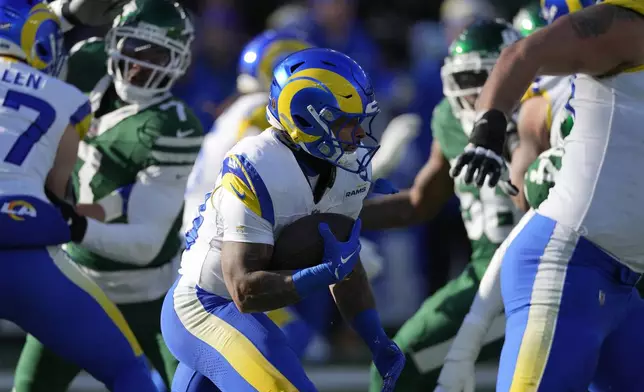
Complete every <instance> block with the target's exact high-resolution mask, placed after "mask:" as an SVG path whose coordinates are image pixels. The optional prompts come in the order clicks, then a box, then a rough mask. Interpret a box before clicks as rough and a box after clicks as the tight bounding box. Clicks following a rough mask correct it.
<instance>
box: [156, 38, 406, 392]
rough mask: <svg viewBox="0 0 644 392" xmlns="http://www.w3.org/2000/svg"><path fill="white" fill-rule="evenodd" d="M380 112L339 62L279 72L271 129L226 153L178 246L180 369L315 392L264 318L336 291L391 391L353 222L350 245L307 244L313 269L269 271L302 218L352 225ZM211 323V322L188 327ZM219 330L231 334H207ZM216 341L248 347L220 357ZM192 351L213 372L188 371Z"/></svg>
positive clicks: (331, 54) (174, 341)
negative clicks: (284, 235) (328, 217)
mask: <svg viewBox="0 0 644 392" xmlns="http://www.w3.org/2000/svg"><path fill="white" fill-rule="evenodd" d="M320 86H322V87H323V88H322V89H320V88H319V87H320ZM311 94H312V95H311ZM378 111H379V110H378V107H377V102H376V101H375V98H374V93H373V88H372V87H371V82H370V81H369V78H368V76H367V75H366V74H365V73H364V71H363V70H362V69H361V68H360V66H359V65H358V64H356V63H355V61H353V60H351V59H350V58H349V57H347V56H345V55H343V54H341V53H338V52H335V51H332V50H330V49H320V48H310V49H305V50H302V51H299V52H296V53H293V54H291V55H290V56H288V57H286V58H285V59H284V60H283V61H282V62H281V63H279V65H278V66H277V68H276V69H275V71H274V75H273V82H272V86H271V92H270V96H269V105H267V115H268V118H269V122H270V123H271V125H272V127H271V129H269V130H267V131H265V132H262V133H261V134H259V135H257V136H253V137H247V138H244V139H243V140H241V141H240V142H239V143H238V144H237V145H236V146H235V147H234V148H233V149H232V150H230V151H229V153H228V155H227V157H226V159H225V161H224V164H223V167H222V171H221V175H220V176H219V178H218V180H217V185H216V188H215V190H214V191H213V193H212V194H209V195H207V197H206V200H205V202H204V204H202V206H201V207H200V209H199V210H200V216H198V217H197V218H196V219H195V220H194V227H193V229H192V230H191V231H190V232H189V233H188V234H187V235H186V239H187V248H186V251H185V252H184V253H183V255H182V260H181V262H182V263H181V270H180V273H181V277H180V278H179V279H178V281H177V283H176V284H175V286H174V287H173V289H172V290H171V291H170V292H169V293H168V296H167V297H166V298H167V300H166V302H165V304H164V307H163V312H162V325H163V332H164V338H165V340H166V342H167V343H168V347H169V348H170V349H171V350H172V351H173V353H174V354H175V355H176V356H177V358H178V359H179V360H180V361H181V366H180V367H179V369H182V368H188V369H190V370H191V371H192V375H194V374H198V375H201V376H205V377H207V379H209V380H211V382H214V383H215V384H216V385H217V386H218V387H219V388H220V389H222V390H251V388H254V389H253V390H288V391H291V390H293V391H294V390H306V391H308V390H315V387H314V386H313V385H312V383H311V382H310V380H309V379H308V378H307V376H306V374H305V373H304V371H303V369H302V366H301V363H300V361H299V359H298V357H297V355H296V354H295V352H294V351H293V350H292V349H291V348H290V347H289V346H288V345H287V344H284V342H285V341H286V340H285V338H284V335H283V333H282V332H281V331H280V330H279V329H278V328H277V326H276V325H275V324H274V323H272V322H271V321H270V320H269V319H268V318H267V316H266V315H265V314H264V313H261V312H263V311H267V310H272V309H277V308H281V307H283V306H286V305H289V304H293V303H295V302H297V301H298V300H300V299H301V298H304V297H306V296H308V295H309V294H310V293H312V292H314V291H318V290H328V289H329V286H332V288H331V290H332V293H333V295H334V297H335V300H336V303H337V304H338V307H339V308H340V310H341V312H342V313H343V315H344V316H345V317H346V318H347V319H348V321H349V322H350V323H351V325H352V327H353V328H354V329H355V330H356V331H357V332H358V333H359V335H360V336H361V337H362V338H363V339H364V341H365V343H366V344H367V345H368V347H369V348H370V350H371V352H372V356H373V358H374V361H376V363H377V364H378V368H379V370H380V371H381V373H382V375H383V376H384V377H385V379H386V380H387V387H386V389H385V390H387V391H389V390H392V389H393V385H394V384H395V382H396V379H397V377H398V375H399V373H400V371H401V370H402V365H403V363H404V357H403V356H402V355H401V353H400V351H399V350H398V348H397V347H396V345H395V344H394V343H393V342H392V341H391V340H390V339H389V338H387V336H386V334H385V333H384V330H383V328H382V326H381V324H380V320H379V317H378V314H377V312H376V310H375V304H374V301H373V296H372V295H371V289H370V286H369V283H368V280H367V278H366V274H365V272H364V270H362V268H361V266H360V263H359V252H360V241H359V231H360V224H359V223H355V225H354V226H353V231H352V234H351V235H350V238H349V240H348V241H347V242H340V241H338V240H337V239H336V238H335V237H334V235H333V234H331V231H330V230H329V227H326V226H325V225H323V224H321V225H320V226H319V228H317V229H316V230H315V231H313V232H311V233H309V234H308V235H311V236H316V237H317V236H318V235H321V236H322V238H323V239H324V254H323V257H322V259H321V260H315V263H317V264H316V265H313V266H311V260H306V261H303V262H302V263H303V264H302V265H301V266H299V268H298V269H297V270H288V269H287V270H285V271H274V270H272V269H271V262H272V256H273V252H274V248H273V246H274V245H275V241H276V238H277V237H279V235H280V233H281V231H282V230H283V229H284V228H285V227H286V228H288V225H291V224H294V223H293V222H296V221H297V220H298V218H302V217H306V216H308V215H311V214H314V213H315V212H317V211H319V212H322V213H334V214H342V215H346V216H347V217H350V218H351V219H355V218H357V215H358V214H359V211H360V209H361V208H362V201H363V199H364V197H365V196H366V194H367V190H368V186H369V179H370V175H371V168H370V160H371V157H372V156H373V154H374V153H375V152H376V151H377V144H376V143H377V141H376V140H375V138H373V136H372V132H371V128H370V127H369V128H366V126H364V128H363V126H362V125H361V124H369V123H370V122H369V121H368V120H369V119H371V118H373V117H374V116H375V115H376V114H377V113H378ZM305 219H306V218H305ZM357 222H359V221H357ZM284 230H287V229H284ZM318 231H319V232H318ZM297 262H299V261H298V260H293V261H292V262H291V263H290V265H293V266H295V265H297V264H295V263H297ZM304 263H306V264H304ZM352 270H353V274H352V275H351V276H349V273H350V272H351V271H352ZM195 296H199V298H200V299H199V300H198V301H194V298H195ZM209 304H218V305H217V306H216V307H211V306H210V305H209ZM207 313H210V314H213V315H215V316H216V317H205V318H202V317H200V316H198V317H192V316H190V315H202V314H207ZM222 319H223V320H224V322H226V323H227V324H230V325H231V326H232V328H228V329H226V330H225V331H224V330H222V329H221V328H214V326H215V324H217V323H220V322H221V320H222ZM217 320H219V321H217ZM222 333H225V334H226V336H232V337H233V338H234V339H236V341H240V342H241V341H242V340H243V341H244V342H248V343H249V344H248V347H246V348H245V347H243V346H235V347H234V348H233V347H227V346H230V345H229V344H226V343H225V341H227V340H228V338H226V339H222V336H221V334H222ZM240 335H241V336H240ZM195 337H197V338H199V341H196V340H195ZM195 350H197V351H198V352H200V353H202V354H200V356H211V355H214V356H213V357H211V359H212V361H214V362H216V363H217V366H210V365H207V364H205V363H204V362H207V361H202V360H197V361H195V358H196V356H195V355H194V354H195ZM231 350H235V351H234V353H233V352H232V351H231ZM251 352H252V353H254V354H252V355H250V354H249V353H251ZM250 370H252V372H251V371H250ZM175 382H177V383H178V382H179V381H177V378H175Z"/></svg>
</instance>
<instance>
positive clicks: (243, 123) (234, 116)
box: [182, 93, 269, 232]
mask: <svg viewBox="0 0 644 392" xmlns="http://www.w3.org/2000/svg"><path fill="white" fill-rule="evenodd" d="M267 103H268V95H267V94H266V93H255V94H246V95H242V96H241V97H239V98H238V99H237V100H236V101H235V102H234V103H233V104H232V105H231V106H230V107H229V108H228V109H226V111H225V112H224V113H223V114H222V115H221V116H220V117H219V118H218V119H217V121H216V122H215V124H214V126H213V129H212V130H211V131H210V133H208V134H207V135H206V137H205V138H204V141H203V144H202V146H201V151H200V153H199V158H197V161H196V162H195V164H194V166H193V168H192V172H191V173H190V177H189V178H188V185H187V186H186V194H185V209H184V212H183V225H182V227H183V230H182V232H186V231H187V230H189V229H190V227H191V225H192V221H193V219H194V218H195V217H196V216H197V214H198V208H199V205H200V204H201V203H202V202H203V199H204V195H205V194H206V193H208V192H210V191H212V190H213V189H214V188H215V183H216V182H217V178H218V176H219V172H220V171H221V164H222V162H223V161H224V159H225V158H226V153H227V152H228V151H229V150H230V149H231V148H233V147H234V146H235V144H237V142H238V141H239V140H241V139H242V138H245V137H248V136H254V135H256V134H258V133H259V132H261V131H263V130H264V129H266V128H268V127H269V124H268V121H267V120H266V115H265V111H266V104H267ZM260 112H261V116H259V113H260ZM262 120H263V121H262Z"/></svg>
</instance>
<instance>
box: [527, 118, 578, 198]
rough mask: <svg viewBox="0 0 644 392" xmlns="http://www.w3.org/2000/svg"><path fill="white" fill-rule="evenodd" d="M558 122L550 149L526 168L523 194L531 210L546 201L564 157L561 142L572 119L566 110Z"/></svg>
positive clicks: (552, 130)
mask: <svg viewBox="0 0 644 392" xmlns="http://www.w3.org/2000/svg"><path fill="white" fill-rule="evenodd" d="M559 114H560V115H559V116H558V118H559V119H558V120H556V122H555V124H556V126H555V125H553V127H552V129H551V130H550V132H552V135H551V137H550V142H551V144H552V147H551V148H550V149H549V150H546V151H544V152H542V153H541V154H540V155H539V156H538V157H537V159H535V161H534V162H532V164H530V166H529V167H528V170H527V171H526V173H525V176H524V180H523V193H524V195H525V198H526V201H527V202H528V204H529V205H530V207H532V208H537V207H539V205H541V203H542V202H543V201H544V200H546V198H547V197H548V193H550V188H552V187H553V186H554V185H555V180H556V177H557V173H559V170H560V169H561V160H562V158H563V155H564V149H563V140H564V139H565V138H566V137H568V135H570V132H571V131H572V127H573V125H574V117H573V115H572V113H570V112H569V111H568V110H567V109H565V108H564V109H562V110H561V113H559Z"/></svg>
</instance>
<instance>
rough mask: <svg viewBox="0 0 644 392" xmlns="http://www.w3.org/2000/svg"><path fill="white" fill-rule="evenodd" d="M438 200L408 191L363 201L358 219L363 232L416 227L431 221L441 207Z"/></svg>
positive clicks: (441, 204)
mask: <svg viewBox="0 0 644 392" xmlns="http://www.w3.org/2000/svg"><path fill="white" fill-rule="evenodd" d="M443 203H444V201H442V202H441V200H438V198H434V199H432V198H426V199H424V200H422V199H421V198H419V197H417V196H415V195H414V194H413V192H412V191H411V190H410V189H406V190H403V191H401V192H399V193H396V194H394V195H387V196H379V197H373V198H370V199H368V200H365V201H364V204H363V207H362V211H361V212H360V219H361V220H362V228H363V229H365V230H381V229H392V228H398V227H407V226H413V225H418V224H421V223H424V222H426V221H428V220H430V219H432V218H433V217H434V216H435V215H436V214H437V213H438V212H439V211H440V209H441V207H442V206H443Z"/></svg>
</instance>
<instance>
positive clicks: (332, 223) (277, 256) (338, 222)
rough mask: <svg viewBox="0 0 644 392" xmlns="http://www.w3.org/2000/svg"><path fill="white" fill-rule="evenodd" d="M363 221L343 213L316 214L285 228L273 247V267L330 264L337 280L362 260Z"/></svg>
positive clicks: (300, 267)
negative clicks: (361, 237)
mask: <svg viewBox="0 0 644 392" xmlns="http://www.w3.org/2000/svg"><path fill="white" fill-rule="evenodd" d="M359 222H360V221H359V220H358V221H357V222H355V224H354V220H353V219H351V218H350V217H348V216H345V215H340V214H326V213H325V214H314V215H310V216H306V217H304V218H300V219H298V220H296V221H295V222H293V223H291V224H290V225H288V226H287V227H285V228H284V229H283V230H282V232H281V233H280V234H279V236H278V238H277V241H276V242H275V246H274V248H273V257H272V261H271V268H272V269H275V270H299V269H302V268H308V267H314V266H316V265H320V264H325V263H327V264H328V265H329V267H330V270H331V273H332V274H333V275H334V276H335V278H336V280H341V279H343V278H344V277H346V275H348V274H349V273H350V272H351V270H353V267H354V266H355V264H356V263H357V262H358V261H359V256H358V255H359V253H360V240H359V235H360V223H359Z"/></svg>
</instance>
